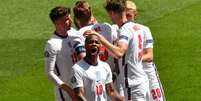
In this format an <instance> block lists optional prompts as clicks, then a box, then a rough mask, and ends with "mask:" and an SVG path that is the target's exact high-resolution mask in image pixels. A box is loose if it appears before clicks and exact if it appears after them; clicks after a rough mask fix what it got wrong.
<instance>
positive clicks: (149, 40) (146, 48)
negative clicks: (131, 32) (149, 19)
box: [142, 26, 154, 62]
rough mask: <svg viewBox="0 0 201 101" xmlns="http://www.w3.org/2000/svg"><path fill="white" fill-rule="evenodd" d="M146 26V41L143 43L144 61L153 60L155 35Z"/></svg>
mask: <svg viewBox="0 0 201 101" xmlns="http://www.w3.org/2000/svg"><path fill="white" fill-rule="evenodd" d="M143 28H144V35H145V36H144V37H145V43H144V45H143V56H142V61H143V62H152V61H153V44H154V41H153V37H152V34H151V31H150V29H149V28H148V27H146V26H145V27H143Z"/></svg>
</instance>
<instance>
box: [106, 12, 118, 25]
mask: <svg viewBox="0 0 201 101" xmlns="http://www.w3.org/2000/svg"><path fill="white" fill-rule="evenodd" d="M108 15H109V17H110V19H111V21H112V22H113V23H114V24H116V22H117V14H115V13H114V12H113V11H108Z"/></svg>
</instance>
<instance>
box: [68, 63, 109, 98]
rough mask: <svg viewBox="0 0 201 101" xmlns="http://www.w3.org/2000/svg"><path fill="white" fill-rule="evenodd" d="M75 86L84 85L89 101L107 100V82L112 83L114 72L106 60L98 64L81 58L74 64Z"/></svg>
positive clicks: (73, 83) (73, 82)
mask: <svg viewBox="0 0 201 101" xmlns="http://www.w3.org/2000/svg"><path fill="white" fill-rule="evenodd" d="M71 82H72V85H73V88H78V87H83V88H84V92H85V98H86V99H87V101H107V93H106V89H105V86H106V84H109V83H112V72H111V70H110V67H109V65H108V64H107V63H106V62H103V61H101V60H98V64H97V65H96V66H93V65H89V64H88V63H87V62H86V61H85V60H80V61H79V62H77V63H76V64H75V65H74V66H73V77H72V79H71Z"/></svg>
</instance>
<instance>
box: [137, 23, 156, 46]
mask: <svg viewBox="0 0 201 101" xmlns="http://www.w3.org/2000/svg"><path fill="white" fill-rule="evenodd" d="M139 25H140V24H139ZM141 26H142V28H143V31H144V38H145V40H144V45H143V48H153V43H154V40H153V37H152V34H151V31H150V29H149V28H148V27H147V26H144V25H141Z"/></svg>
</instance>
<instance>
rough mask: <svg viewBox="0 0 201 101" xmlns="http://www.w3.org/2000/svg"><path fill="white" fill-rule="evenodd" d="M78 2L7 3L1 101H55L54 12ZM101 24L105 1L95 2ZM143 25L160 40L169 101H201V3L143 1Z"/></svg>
mask: <svg viewBox="0 0 201 101" xmlns="http://www.w3.org/2000/svg"><path fill="white" fill-rule="evenodd" d="M74 2H75V1H74V0H65V1H64V0H43V1H39V0H34V1H27V0H1V3H0V12H1V15H0V19H1V23H0V28H1V29H0V32H1V36H0V45H1V46H2V48H1V50H0V56H1V61H0V87H1V90H0V101H27V100H29V101H54V95H53V84H52V83H51V82H49V81H48V80H47V78H46V76H45V74H44V63H43V47H44V44H45V41H46V40H47V38H48V36H49V35H50V33H51V32H52V31H53V26H52V24H51V22H50V20H49V18H48V13H49V10H50V9H51V8H52V7H54V6H56V5H68V6H70V7H72V5H73V4H74ZM89 2H90V4H91V5H92V8H93V12H94V15H95V16H96V17H97V19H98V20H99V21H100V22H103V21H109V19H108V17H107V14H106V12H105V10H104V9H103V4H104V3H103V2H104V0H90V1H89ZM136 4H137V6H138V8H139V12H140V16H138V20H137V21H138V22H141V23H144V24H145V25H148V26H149V27H150V28H151V30H152V33H153V36H154V39H155V61H156V65H157V68H158V71H159V74H160V78H161V81H162V82H163V86H164V88H165V93H166V98H167V101H200V100H201V98H200V96H199V93H200V91H199V88H201V86H200V85H201V84H200V83H201V82H200V77H201V74H200V73H199V71H200V68H199V66H200V65H201V60H200V59H199V58H200V57H201V56H200V54H199V53H200V52H201V50H200V49H201V46H200V45H199V43H200V42H201V40H200V39H201V35H200V33H201V30H200V28H201V25H200V23H201V21H200V18H201V13H200V12H199V10H200V9H201V6H200V5H201V0H185V1H183V0H176V1H175V0H162V1H161V0H152V1H150V0H138V1H136Z"/></svg>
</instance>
